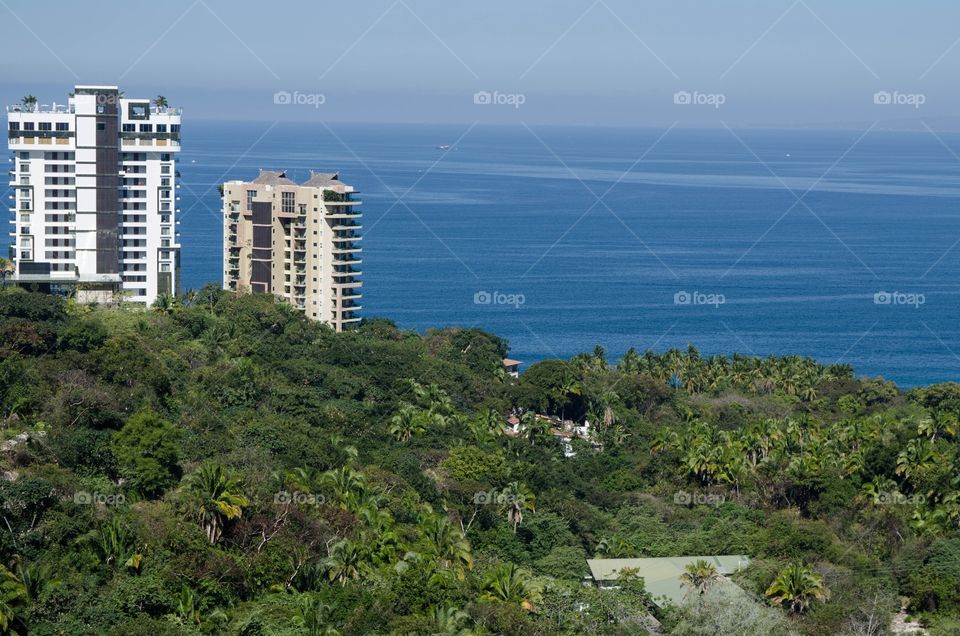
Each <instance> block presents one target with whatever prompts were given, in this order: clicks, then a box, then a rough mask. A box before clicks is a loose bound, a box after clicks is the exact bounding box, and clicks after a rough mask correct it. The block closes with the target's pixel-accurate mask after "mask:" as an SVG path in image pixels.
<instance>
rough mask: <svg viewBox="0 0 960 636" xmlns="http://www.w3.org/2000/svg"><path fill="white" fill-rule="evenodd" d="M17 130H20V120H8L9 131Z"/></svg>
mask: <svg viewBox="0 0 960 636" xmlns="http://www.w3.org/2000/svg"><path fill="white" fill-rule="evenodd" d="M18 130H20V122H18V121H12V122H10V131H11V132H15V131H18Z"/></svg>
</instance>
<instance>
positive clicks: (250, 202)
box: [247, 190, 257, 211]
mask: <svg viewBox="0 0 960 636" xmlns="http://www.w3.org/2000/svg"><path fill="white" fill-rule="evenodd" d="M255 196H257V191H256V190H247V210H248V211H249V210H253V198H254V197H255Z"/></svg>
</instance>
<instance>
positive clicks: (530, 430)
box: [520, 411, 550, 446]
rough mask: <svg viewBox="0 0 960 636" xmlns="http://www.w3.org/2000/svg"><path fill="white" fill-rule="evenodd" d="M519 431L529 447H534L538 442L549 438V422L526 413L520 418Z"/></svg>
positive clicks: (534, 414)
mask: <svg viewBox="0 0 960 636" xmlns="http://www.w3.org/2000/svg"><path fill="white" fill-rule="evenodd" d="M520 430H521V432H522V433H523V436H524V437H525V438H526V439H527V441H529V442H530V445H531V446H536V445H537V442H538V441H543V440H545V439H547V438H548V437H549V436H550V420H548V419H545V418H542V417H538V416H537V414H536V413H534V412H533V411H527V412H526V413H524V414H523V415H521V416H520Z"/></svg>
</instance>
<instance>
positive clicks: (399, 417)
mask: <svg viewBox="0 0 960 636" xmlns="http://www.w3.org/2000/svg"><path fill="white" fill-rule="evenodd" d="M388 430H389V432H390V434H391V435H393V436H394V437H396V438H397V441H398V442H406V441H408V440H410V438H412V437H413V436H414V435H420V434H421V433H423V432H424V431H425V430H426V427H425V426H424V425H423V422H422V420H421V419H420V418H418V417H417V409H416V408H415V407H414V406H413V405H411V404H406V403H401V404H400V409H399V410H398V411H397V414H396V415H394V416H393V417H391V418H390V428H389V429H388Z"/></svg>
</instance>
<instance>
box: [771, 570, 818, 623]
mask: <svg viewBox="0 0 960 636" xmlns="http://www.w3.org/2000/svg"><path fill="white" fill-rule="evenodd" d="M766 596H767V598H768V599H770V602H771V603H774V604H776V605H781V606H784V607H787V608H789V609H790V611H792V612H794V613H800V612H802V611H804V610H805V609H807V608H808V607H810V604H811V603H812V602H813V601H825V600H827V599H828V598H830V590H828V589H827V588H826V586H825V585H824V583H823V575H821V574H818V573H817V572H814V571H813V570H812V569H811V568H810V567H808V566H806V565H804V564H803V563H791V564H790V565H788V566H787V567H786V568H784V569H783V571H781V572H780V574H778V575H777V578H775V579H774V580H773V583H771V584H770V587H769V588H767V591H766Z"/></svg>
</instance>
